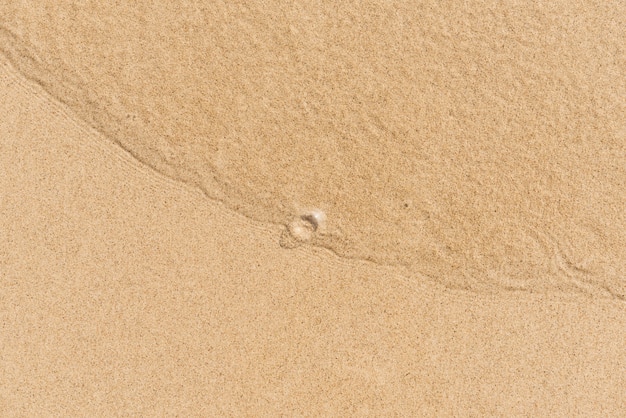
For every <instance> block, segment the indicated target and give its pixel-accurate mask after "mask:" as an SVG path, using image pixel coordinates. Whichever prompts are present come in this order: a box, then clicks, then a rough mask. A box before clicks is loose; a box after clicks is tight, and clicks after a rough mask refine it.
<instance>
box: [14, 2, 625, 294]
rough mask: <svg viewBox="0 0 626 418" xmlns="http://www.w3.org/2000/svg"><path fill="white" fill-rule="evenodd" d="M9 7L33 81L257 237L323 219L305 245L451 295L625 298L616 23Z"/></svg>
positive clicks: (348, 11) (508, 15)
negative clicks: (318, 215) (311, 214)
mask: <svg viewBox="0 0 626 418" xmlns="http://www.w3.org/2000/svg"><path fill="white" fill-rule="evenodd" d="M3 7H4V8H5V10H3V12H4V13H2V16H6V17H5V18H4V19H3V22H2V25H3V26H4V28H5V31H4V34H5V35H4V41H3V48H4V49H5V52H7V51H8V55H9V56H10V58H11V59H12V61H13V62H14V64H15V65H16V66H17V67H18V68H20V71H21V72H22V73H23V74H24V75H25V76H27V77H30V78H32V79H36V80H37V81H38V82H39V83H40V84H41V85H42V86H44V88H46V89H47V90H48V91H49V92H51V94H52V95H53V96H55V97H56V98H57V99H59V100H61V101H63V102H64V103H66V104H67V105H68V106H70V107H71V108H72V109H73V110H74V111H75V112H77V114H78V115H79V116H80V117H81V118H83V119H85V120H86V121H88V123H90V124H92V125H93V126H95V127H96V128H97V129H98V130H99V131H101V132H103V133H104V134H105V136H106V137H108V138H109V139H111V140H112V141H114V142H115V143H117V144H118V145H120V146H122V147H123V148H124V149H126V150H128V151H129V152H130V153H131V154H133V155H134V156H135V157H136V158H138V160H140V161H141V162H143V163H145V164H146V165H148V166H150V167H152V168H154V169H156V170H158V171H159V172H161V173H164V174H166V175H168V176H170V177H172V178H175V179H177V180H180V181H184V182H187V183H189V184H193V185H196V186H198V187H200V188H201V189H202V190H203V191H204V192H205V193H206V194H207V196H209V197H210V198H213V199H217V200H220V201H222V202H224V203H225V204H226V205H227V206H228V207H230V208H231V209H234V210H236V211H238V212H240V213H243V214H245V215H246V216H249V217H251V218H254V219H257V220H260V221H263V222H271V223H276V224H282V225H289V223H290V222H292V220H293V219H294V217H297V216H300V215H301V214H300V213H299V212H298V211H299V210H300V209H299V208H301V207H313V208H319V209H321V210H323V211H324V212H325V213H326V214H327V230H326V231H325V232H324V233H316V234H313V236H312V237H311V238H310V239H307V240H306V241H307V242H308V243H310V244H313V245H319V246H322V247H325V248H328V249H330V250H332V251H333V252H335V253H336V254H337V255H339V256H342V257H347V258H358V259H364V260H370V261H372V262H375V263H379V264H386V265H393V266H396V267H398V268H403V269H404V270H405V272H406V274H408V275H409V276H410V275H411V274H414V272H419V275H416V276H415V277H414V279H415V280H421V277H423V276H424V275H425V276H428V277H430V278H431V280H434V281H436V282H439V283H443V284H444V285H446V286H449V287H452V288H461V289H469V290H473V291H480V292H499V291H501V290H503V289H517V290H523V291H530V292H536V291H540V292H541V291H548V290H552V291H554V290H556V291H572V290H583V291H585V292H591V293H593V294H606V295H610V296H614V297H617V298H624V296H625V294H626V290H625V289H626V283H625V281H624V277H623V273H622V272H623V271H624V270H625V266H626V255H625V250H624V248H626V245H625V244H626V238H625V236H624V235H625V232H624V231H626V227H625V226H626V220H625V217H626V215H625V213H626V210H624V209H625V207H626V196H625V194H624V192H623V191H622V190H623V188H622V185H623V182H624V179H625V178H626V169H625V168H624V167H626V164H625V159H626V157H625V156H626V152H625V149H624V147H625V146H624V135H625V131H624V126H623V120H624V116H626V111H625V106H626V105H625V104H624V101H623V97H626V87H625V83H626V81H625V80H626V75H625V74H624V68H625V66H624V65H622V64H623V63H624V62H625V58H624V57H625V53H624V46H623V45H624V44H626V42H624V40H625V39H626V38H625V37H624V27H625V25H623V24H621V23H623V22H621V21H620V16H624V15H625V14H624V13H618V12H616V10H619V9H620V8H623V7H624V6H623V5H620V4H619V3H618V2H616V3H615V4H611V5H609V4H604V5H594V6H593V7H587V8H581V9H580V10H578V9H575V8H572V6H571V4H569V3H566V2H563V3H556V4H555V5H554V6H553V8H552V9H550V10H546V9H540V10H539V9H533V8H532V7H529V8H525V9H524V10H518V9H516V8H514V7H512V6H511V7H509V6H505V5H500V6H490V7H486V6H485V5H483V4H482V3H481V4H478V3H473V2H469V3H467V2H466V4H465V8H452V9H449V8H448V7H447V6H446V5H445V4H441V3H440V2H436V3H435V2H433V3H432V4H425V5H423V6H420V7H417V6H415V7H409V6H406V5H404V6H402V5H393V4H387V3H385V4H382V3H380V4H378V3H376V2H372V3H369V4H368V7H364V6H362V7H358V8H357V7H355V6H354V5H349V4H340V5H334V3H333V4H330V3H328V4H319V5H316V6H311V7H309V6H281V5H279V3H278V2H276V3H270V4H266V3H264V5H263V7H261V5H260V4H256V3H254V2H248V3H247V4H229V5H226V4H222V5H220V4H218V5H214V6H212V8H194V7H191V6H187V5H184V4H182V3H181V4H176V3H170V4H169V5H168V6H163V7H166V8H171V9H168V10H159V9H158V8H156V9H147V8H143V7H142V6H137V7H136V8H129V7H124V10H123V13H122V12H121V10H117V9H116V6H102V5H98V4H96V3H95V2H94V3H93V4H89V5H88V6H87V7H84V8H77V7H75V3H74V2H72V1H67V2H60V3H59V4H55V5H54V7H52V6H47V5H39V4H33V5H32V6H31V7H28V8H23V9H17V8H14V6H12V5H6V6H3ZM25 10H28V12H23V11H25ZM164 13H165V14H166V15H168V16H171V18H170V19H168V20H167V21H166V22H164V21H162V19H161V16H163V15H164ZM622 19H623V18H622ZM51 22H53V23H52V24H51ZM364 28H365V29H366V30H364ZM68 33H71V34H72V36H67V34H68ZM44 35H45V36H44ZM27 45H31V46H30V47H29V46H27ZM33 50H36V51H37V54H33V57H32V58H28V59H25V58H24V57H25V56H27V55H28V54H29V52H28V51H33ZM12 51H13V52H12ZM16 51H17V53H16ZM34 56H37V57H39V58H34ZM287 230H288V229H287ZM277 240H279V238H278V237H277ZM286 242H290V241H289V240H286ZM289 245H291V244H289Z"/></svg>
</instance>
